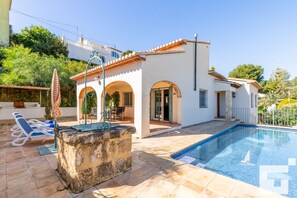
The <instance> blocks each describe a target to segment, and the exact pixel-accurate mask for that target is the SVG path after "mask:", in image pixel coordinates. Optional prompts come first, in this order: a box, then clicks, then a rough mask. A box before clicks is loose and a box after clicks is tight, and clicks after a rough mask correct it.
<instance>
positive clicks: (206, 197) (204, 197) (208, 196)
mask: <svg viewBox="0 0 297 198" xmlns="http://www.w3.org/2000/svg"><path fill="white" fill-rule="evenodd" d="M198 197H199V198H227V197H226V196H224V195H220V194H217V193H215V192H213V191H210V190H208V189H205V190H204V191H202V192H201V193H200V194H199V196H198ZM249 198H253V197H249Z"/></svg>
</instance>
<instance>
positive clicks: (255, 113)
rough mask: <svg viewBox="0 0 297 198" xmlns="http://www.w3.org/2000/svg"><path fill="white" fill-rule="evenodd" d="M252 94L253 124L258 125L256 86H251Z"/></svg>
mask: <svg viewBox="0 0 297 198" xmlns="http://www.w3.org/2000/svg"><path fill="white" fill-rule="evenodd" d="M249 88H250V93H251V94H253V108H251V123H252V124H257V123H258V103H257V102H256V100H255V97H256V96H258V89H256V88H255V87H254V86H252V85H249ZM250 104H251V97H250Z"/></svg>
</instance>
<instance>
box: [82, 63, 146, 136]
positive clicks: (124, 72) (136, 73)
mask: <svg viewBox="0 0 297 198" xmlns="http://www.w3.org/2000/svg"><path fill="white" fill-rule="evenodd" d="M141 68H142V62H140V61H138V62H134V63H131V64H129V65H125V66H124V67H116V68H113V69H109V70H107V71H106V72H105V76H106V79H105V86H108V85H109V84H111V83H113V82H118V81H123V82H126V83H128V84H129V85H130V86H131V88H132V90H133V99H134V102H133V105H134V112H133V113H134V126H135V128H136V135H138V136H141V133H140V132H141V131H142V125H143V123H142V122H141V120H142V119H143V117H142V108H143V105H142V70H141ZM98 75H100V76H101V77H102V74H101V73H98V74H94V75H92V76H88V78H87V87H91V88H93V89H94V90H95V91H96V95H97V111H98V112H99V113H98V116H97V119H98V121H100V118H101V116H100V115H101V114H100V112H102V111H103V110H102V107H103V106H102V101H103V100H102V97H101V96H102V92H103V85H102V83H103V82H102V80H101V85H99V83H98V81H94V78H95V77H97V76H98ZM84 88H85V85H84V79H80V80H78V81H77V98H79V94H80V92H81V91H83V90H84ZM98 96H99V97H98ZM77 105H78V108H77V115H78V116H77V119H78V120H79V119H80V109H81V103H80V102H78V103H77ZM130 113H131V112H130Z"/></svg>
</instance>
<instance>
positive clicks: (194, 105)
mask: <svg viewBox="0 0 297 198" xmlns="http://www.w3.org/2000/svg"><path fill="white" fill-rule="evenodd" d="M197 46H198V50H197V55H198V57H197V90H196V91H194V89H193V88H194V76H193V73H194V56H193V53H194V43H189V42H188V43H187V45H184V46H182V47H179V50H180V49H183V50H185V53H175V54H163V55H153V56H147V57H146V61H144V62H143V74H144V75H143V95H144V97H145V98H147V100H148V101H149V94H150V90H151V88H152V86H153V85H154V84H155V83H157V82H159V81H170V82H172V83H174V84H175V85H176V86H177V87H178V88H179V89H180V91H181V95H182V97H181V98H178V99H179V100H181V107H178V108H180V112H181V115H180V116H181V122H180V123H181V125H182V126H183V127H184V126H189V125H193V124H197V123H200V122H205V121H209V120H212V119H213V117H214V109H215V108H214V105H213V104H214V102H215V99H214V95H215V93H214V85H213V78H212V77H210V76H209V75H208V67H209V60H208V46H209V45H208V44H197ZM176 49H177V48H175V49H174V50H176ZM199 89H204V90H207V91H208V108H200V107H199ZM147 105H149V103H147ZM144 113H145V114H143V117H145V119H146V122H149V108H147V110H145V111H144ZM201 115H203V116H201Z"/></svg>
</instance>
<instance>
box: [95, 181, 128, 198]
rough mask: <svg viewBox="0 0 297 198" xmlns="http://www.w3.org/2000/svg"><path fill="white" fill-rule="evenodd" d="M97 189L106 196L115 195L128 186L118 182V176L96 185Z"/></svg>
mask: <svg viewBox="0 0 297 198" xmlns="http://www.w3.org/2000/svg"><path fill="white" fill-rule="evenodd" d="M95 187H96V189H98V190H99V192H100V193H101V194H102V195H104V196H106V197H113V196H115V195H116V193H117V192H119V191H120V190H121V189H123V188H127V189H128V187H127V186H125V185H120V184H119V183H117V182H116V178H114V179H111V180H109V181H106V182H104V183H102V184H99V185H97V186H95Z"/></svg>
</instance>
